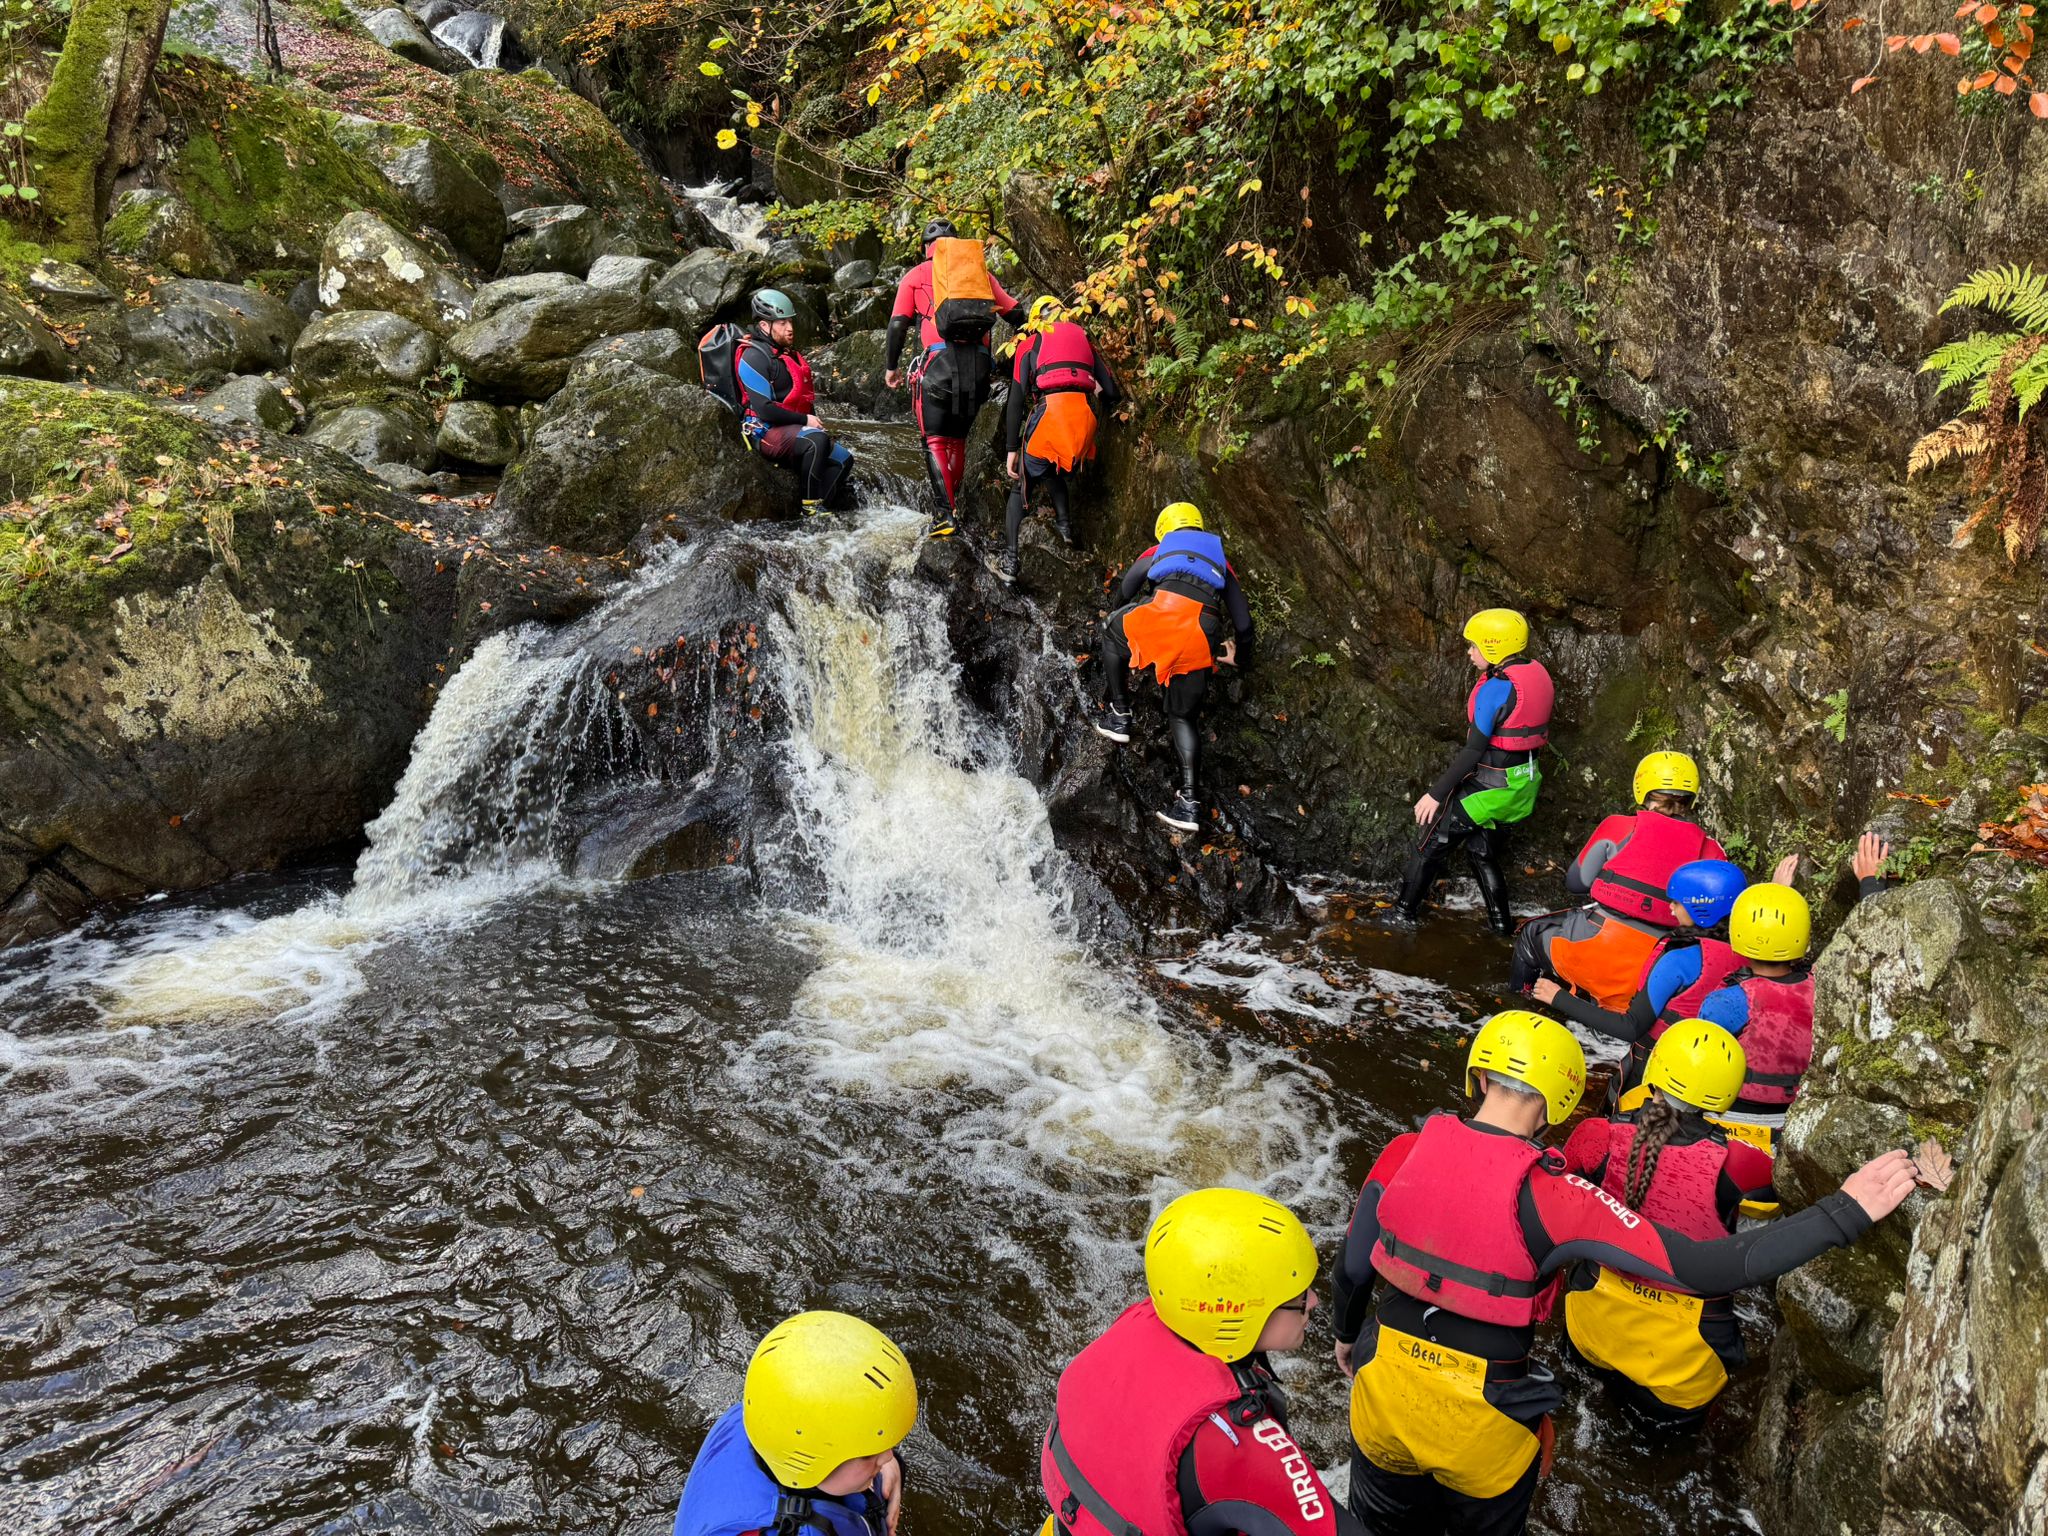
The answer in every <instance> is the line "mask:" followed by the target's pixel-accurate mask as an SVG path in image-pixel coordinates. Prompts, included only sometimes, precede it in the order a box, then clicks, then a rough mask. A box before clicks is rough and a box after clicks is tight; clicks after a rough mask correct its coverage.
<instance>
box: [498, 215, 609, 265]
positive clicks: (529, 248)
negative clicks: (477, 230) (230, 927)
mask: <svg viewBox="0 0 2048 1536" xmlns="http://www.w3.org/2000/svg"><path fill="white" fill-rule="evenodd" d="M604 242H605V228H604V221H603V220H602V219H600V218H599V217H598V216H597V214H596V213H595V212H593V211H592V210H591V209H589V208H585V207H584V206H582V205H581V204H580V203H558V204H555V205H552V206H549V207H543V208H522V209H520V210H519V212H517V213H515V214H513V215H512V216H511V218H509V219H507V220H506V221H505V251H504V254H503V255H501V256H500V257H499V258H498V276H500V277H524V276H526V275H527V274H528V273H532V272H567V273H570V274H572V275H573V276H576V277H581V276H583V274H584V273H586V272H588V271H589V270H590V268H591V264H592V263H593V262H595V261H596V260H597V258H598V253H599V252H600V251H602V250H603V248H604Z"/></svg>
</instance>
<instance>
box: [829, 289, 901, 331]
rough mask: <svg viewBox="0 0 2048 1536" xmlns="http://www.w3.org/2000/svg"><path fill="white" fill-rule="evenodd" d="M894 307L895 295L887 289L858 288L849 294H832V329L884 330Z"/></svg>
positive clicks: (891, 290)
mask: <svg viewBox="0 0 2048 1536" xmlns="http://www.w3.org/2000/svg"><path fill="white" fill-rule="evenodd" d="M895 307H896V294H895V291H894V290H893V289H888V288H860V289H855V290H854V291H853V292H851V293H844V292H839V293H834V294H833V295H832V299H831V304H830V313H831V316H832V325H833V329H834V330H836V331H838V332H839V333H840V334H841V335H844V334H845V333H847V332H849V331H873V330H884V329H886V328H887V327H888V324H889V311H890V310H892V309H894V308H895Z"/></svg>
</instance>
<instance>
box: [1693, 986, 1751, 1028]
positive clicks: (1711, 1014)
mask: <svg viewBox="0 0 2048 1536" xmlns="http://www.w3.org/2000/svg"><path fill="white" fill-rule="evenodd" d="M1700 1017H1701V1018H1703V1019H1705V1020H1707V1021H1708V1022H1709V1023H1712V1024H1718V1025H1720V1026H1721V1027H1722V1028H1723V1029H1725V1030H1727V1031H1728V1033H1729V1034H1731V1035H1739V1034H1741V1033H1742V1032H1743V1030H1745V1029H1747V1028H1748V1027H1749V994H1748V993H1747V992H1745V991H1743V990H1742V988H1740V987H1723V988H1721V989H1720V990H1719V991H1718V992H1709V993H1708V994H1707V998H1706V1001H1705V1002H1703V1003H1701V1004H1700Z"/></svg>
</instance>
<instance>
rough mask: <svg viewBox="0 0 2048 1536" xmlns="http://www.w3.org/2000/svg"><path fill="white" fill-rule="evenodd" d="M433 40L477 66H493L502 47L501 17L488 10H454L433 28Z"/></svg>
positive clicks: (499, 55)
mask: <svg viewBox="0 0 2048 1536" xmlns="http://www.w3.org/2000/svg"><path fill="white" fill-rule="evenodd" d="M433 35H434V41H436V42H437V43H439V44H440V45H441V46H442V47H444V48H452V49H453V50H454V51H455V52H457V53H459V54H461V55H462V56H463V57H464V58H465V59H467V60H469V62H470V63H471V64H472V65H474V66H475V67H476V68H478V69H496V68H497V67H498V60H499V58H500V57H501V56H502V54H503V53H504V48H505V18H504V17H502V16H494V15H492V14H491V13H490V12H489V11H458V12H456V13H455V14H454V15H453V16H450V17H448V18H447V19H446V20H444V21H441V22H437V23H436V24H435V26H434V28H433Z"/></svg>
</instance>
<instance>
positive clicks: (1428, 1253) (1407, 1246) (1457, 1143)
mask: <svg viewBox="0 0 2048 1536" xmlns="http://www.w3.org/2000/svg"><path fill="white" fill-rule="evenodd" d="M1546 1155H1547V1154H1546V1153H1545V1152H1544V1149H1543V1148H1541V1147H1539V1146H1537V1145H1536V1144H1535V1143H1534V1142H1533V1141H1524V1140H1523V1139H1522V1138H1521V1137H1519V1136H1504V1135H1501V1134H1499V1133H1498V1132H1494V1131H1486V1130H1480V1129H1477V1128H1475V1127H1473V1126H1470V1125H1467V1124H1466V1123H1465V1122H1464V1121H1463V1120H1460V1119H1459V1118H1458V1117H1457V1116H1456V1115H1453V1114H1449V1113H1443V1114H1435V1115H1431V1116H1430V1117H1429V1119H1428V1120H1427V1121H1426V1122H1424V1124H1423V1127H1422V1130H1421V1133H1420V1134H1419V1135H1418V1136H1417V1137H1416V1141H1415V1146H1414V1147H1413V1149H1411V1150H1410V1152H1409V1153H1408V1158H1407V1161H1405V1162H1404V1163H1403V1164H1402V1165H1401V1168H1400V1170H1399V1172H1397V1173H1396V1174H1395V1175H1394V1180H1393V1182H1392V1183H1391V1184H1389V1185H1388V1186H1387V1189H1386V1191H1385V1193H1383V1194H1382V1195H1381V1196H1380V1211H1379V1216H1380V1237H1379V1242H1378V1243H1376V1244H1375V1245H1374V1247H1373V1250H1372V1267H1373V1268H1374V1269H1376V1270H1378V1271H1379V1272H1380V1274H1381V1275H1382V1276H1384V1277H1385V1278H1386V1280H1387V1281H1388V1283H1390V1284H1391V1285H1393V1286H1394V1287H1395V1288H1396V1289H1398V1290H1401V1291H1405V1292H1406V1293H1407V1294H1408V1295H1410V1296H1413V1297H1414V1298H1415V1299H1416V1300H1417V1301H1421V1302H1426V1303H1428V1304H1429V1305H1431V1306H1436V1307H1442V1308H1443V1309H1444V1310H1445V1311H1447V1312H1455V1313H1457V1314H1458V1315H1459V1316H1460V1317H1469V1318H1471V1319H1472V1320H1473V1321H1474V1322H1480V1323H1499V1324H1501V1325H1503V1326H1505V1327H1509V1328H1526V1327H1529V1326H1530V1325H1531V1324H1534V1323H1540V1322H1542V1321H1543V1319H1544V1318H1546V1317H1548V1316H1549V1315H1550V1308H1551V1303H1552V1302H1553V1301H1554V1300H1555V1298H1556V1295H1557V1285H1558V1279H1559V1277H1556V1276H1553V1277H1551V1278H1549V1279H1544V1280H1539V1279H1538V1278H1537V1277H1536V1261H1535V1259H1533V1258H1531V1257H1530V1256H1529V1245H1528V1243H1527V1242H1526V1241H1524V1239H1523V1237H1522V1217H1521V1200H1522V1185H1523V1184H1524V1183H1526V1182H1527V1181H1528V1178H1529V1174H1530V1172H1531V1171H1532V1170H1533V1169H1534V1168H1535V1167H1536V1165H1537V1164H1538V1163H1541V1162H1544V1160H1545V1158H1546ZM1549 1155H1554V1154H1549Z"/></svg>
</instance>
